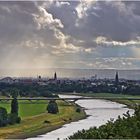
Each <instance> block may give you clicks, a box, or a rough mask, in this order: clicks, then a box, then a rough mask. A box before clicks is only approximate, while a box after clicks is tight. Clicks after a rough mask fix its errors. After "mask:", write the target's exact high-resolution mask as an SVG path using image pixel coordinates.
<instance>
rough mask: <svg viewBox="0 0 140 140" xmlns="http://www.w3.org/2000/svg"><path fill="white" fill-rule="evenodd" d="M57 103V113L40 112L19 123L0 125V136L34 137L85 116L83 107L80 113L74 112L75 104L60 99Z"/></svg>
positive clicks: (5, 137) (12, 137)
mask: <svg viewBox="0 0 140 140" xmlns="http://www.w3.org/2000/svg"><path fill="white" fill-rule="evenodd" d="M58 105H59V113H58V114H49V113H41V114H38V115H35V116H30V117H26V118H24V119H22V121H21V123H20V124H16V125H9V126H7V127H2V128H1V129H0V138H1V139H25V138H30V137H36V136H38V135H41V134H45V133H47V132H50V131H52V130H55V129H58V128H60V127H62V126H63V125H64V124H67V123H70V122H73V121H78V120H80V119H84V118H86V113H85V111H84V109H81V112H80V113H78V112H76V108H77V105H76V104H68V103H65V102H63V101H60V102H59V103H58ZM34 109H35V108H34Z"/></svg>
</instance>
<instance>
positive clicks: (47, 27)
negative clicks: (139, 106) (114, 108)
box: [0, 1, 140, 67]
mask: <svg viewBox="0 0 140 140" xmlns="http://www.w3.org/2000/svg"><path fill="white" fill-rule="evenodd" d="M82 4H83V5H82ZM81 5H82V6H81ZM139 7H140V2H132V1H131V2H126V1H109V2H107V1H97V2H89V1H85V2H83V3H82V1H65V2H60V1H54V2H51V1H46V2H43V1H42V2H41V1H40V2H35V1H34V2H31V1H22V2H16V1H14V2H0V59H1V64H2V65H3V67H4V66H6V65H7V66H8V64H10V60H11V59H13V60H14V59H16V58H18V61H17V62H16V60H15V62H14V66H16V65H17V66H18V64H19V60H21V61H23V63H24V65H26V62H27V60H28V59H29V60H32V61H33V64H35V65H37V64H40V63H41V65H43V64H45V62H46V60H49V61H50V63H52V64H56V63H57V61H61V65H63V64H64V63H63V60H69V61H74V62H76V61H79V62H80V63H79V66H81V65H82V64H83V63H87V64H88V63H90V64H89V65H87V66H95V65H93V64H92V59H94V60H95V58H96V57H99V58H109V57H116V58H119V57H124V58H129V57H131V58H135V55H136V57H139V56H140V54H138V53H136V52H137V51H138V50H139V47H138V45H139V44H140V39H139V36H140V26H139V25H140V9H139ZM80 8H83V9H80ZM98 37H102V38H103V37H104V38H105V41H106V42H105V43H106V44H105V43H104V42H103V41H104V40H103V41H102V47H103V48H102V47H98V44H97V42H96V41H95V40H96V39H97V38H98ZM135 41H137V44H138V45H137V46H136V47H137V49H136V50H135V49H131V48H132V47H133V46H135V44H136V43H135ZM117 42H118V43H117ZM127 42H129V43H127ZM107 43H108V44H110V46H107ZM123 43H124V44H123ZM114 44H117V45H114ZM122 44H123V45H122ZM128 44H129V45H128ZM114 46H115V48H114ZM120 46H121V47H120ZM106 47H107V48H106ZM115 60H116V59H114V60H113V63H114V61H115ZM41 61H42V62H41ZM81 61H82V62H81ZM104 62H106V61H102V63H104ZM118 62H120V63H121V62H122V61H118ZM122 63H123V62H122ZM127 63H128V64H129V62H127ZM30 64H31V63H28V65H30ZM71 64H72V63H71ZM99 64H101V60H100V63H98V65H99ZM106 64H107V65H106V66H109V65H112V63H110V62H106ZM124 64H125V63H124ZM50 65H51V64H50ZM74 65H76V64H74ZM120 65H121V64H120ZM96 66H97V65H96ZM102 66H103V65H102ZM113 66H114V65H113ZM1 67H2V66H1ZM57 67H59V64H58V66H57ZM77 67H78V66H77Z"/></svg>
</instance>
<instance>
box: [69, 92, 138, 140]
mask: <svg viewBox="0 0 140 140" xmlns="http://www.w3.org/2000/svg"><path fill="white" fill-rule="evenodd" d="M77 95H81V96H88V97H126V98H127V97H132V98H133V97H135V98H137V97H140V96H131V95H120V94H115V95H114V94H110V93H79V94H77ZM113 101H115V102H118V103H121V104H125V105H127V106H128V107H129V108H133V109H134V110H135V112H134V115H133V116H130V114H129V112H127V113H125V114H124V116H123V118H121V117H120V116H119V117H118V119H117V120H116V121H114V120H110V121H108V123H106V124H105V125H102V126H100V127H99V128H97V127H93V128H90V129H88V130H84V129H83V130H82V131H78V132H77V133H74V134H73V135H72V136H70V137H69V139H140V105H137V104H139V103H140V101H139V100H133V101H130V100H113Z"/></svg>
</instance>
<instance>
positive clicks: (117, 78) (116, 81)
mask: <svg viewBox="0 0 140 140" xmlns="http://www.w3.org/2000/svg"><path fill="white" fill-rule="evenodd" d="M118 83H119V76H118V71H116V76H115V84H116V85H118Z"/></svg>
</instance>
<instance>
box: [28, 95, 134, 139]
mask: <svg viewBox="0 0 140 140" xmlns="http://www.w3.org/2000/svg"><path fill="white" fill-rule="evenodd" d="M60 97H79V96H74V95H60ZM76 103H77V104H78V105H80V106H81V107H84V108H85V112H86V114H87V115H90V116H89V117H87V118H86V119H83V120H79V121H77V122H71V123H69V124H65V125H63V126H62V127H61V128H59V129H56V130H54V131H51V132H49V133H47V134H44V135H40V136H38V137H36V138H30V139H29V140H37V139H44V140H46V139H47V140H57V138H60V139H64V138H67V137H68V136H70V135H72V134H73V133H74V132H77V131H78V130H82V129H89V128H90V127H93V126H97V127H98V126H100V125H102V124H105V123H106V122H107V121H108V120H110V119H117V117H118V116H119V115H120V116H122V115H123V113H126V112H127V111H128V110H129V112H130V114H133V112H134V111H133V110H132V109H128V108H126V106H125V105H122V104H119V103H116V102H111V101H108V100H97V99H90V100H78V101H76Z"/></svg>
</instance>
